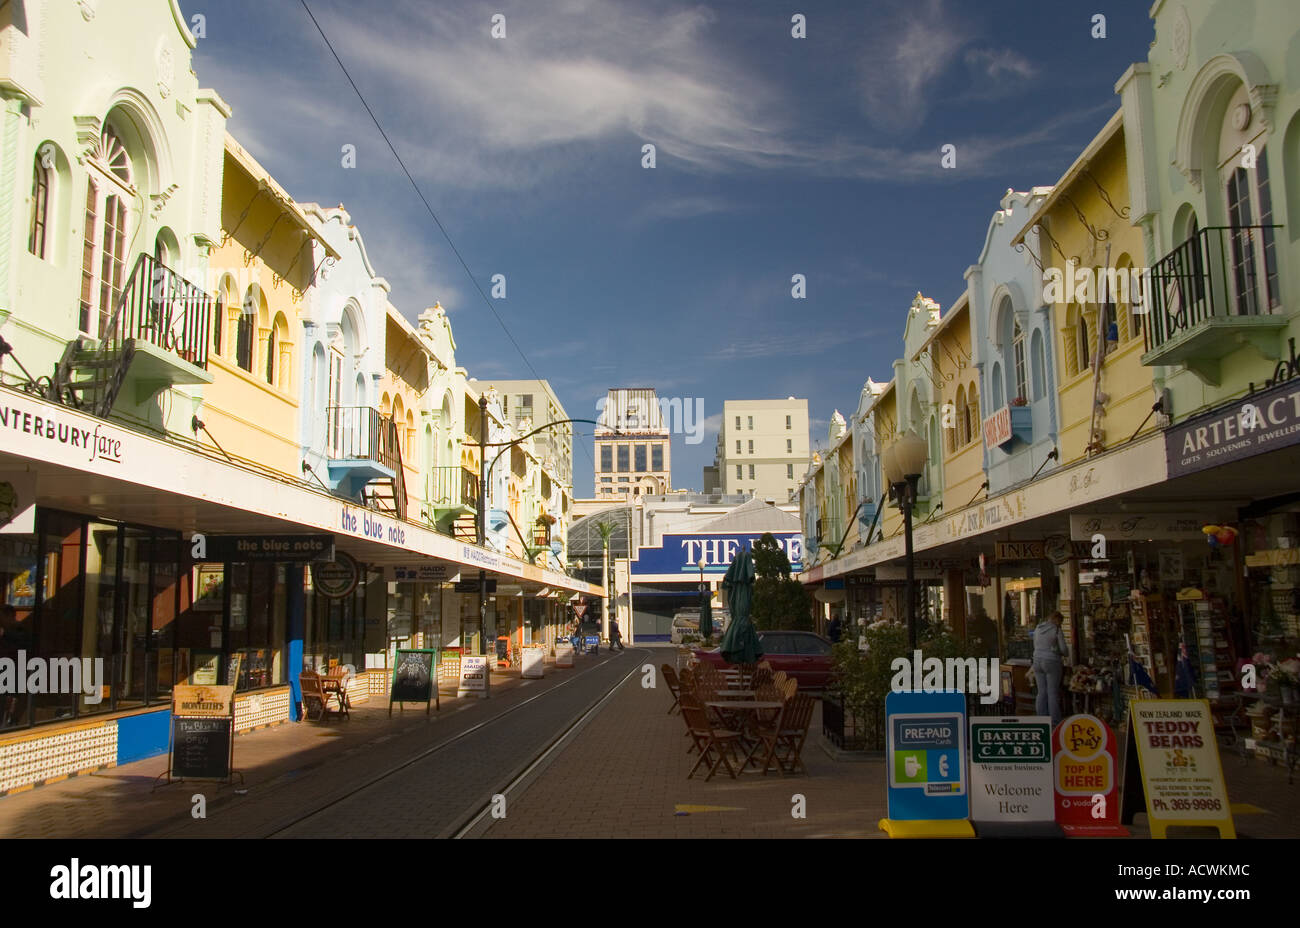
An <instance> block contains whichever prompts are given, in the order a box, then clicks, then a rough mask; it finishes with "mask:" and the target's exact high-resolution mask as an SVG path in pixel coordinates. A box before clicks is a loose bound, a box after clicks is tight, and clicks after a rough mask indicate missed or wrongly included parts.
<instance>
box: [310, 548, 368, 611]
mask: <svg viewBox="0 0 1300 928" xmlns="http://www.w3.org/2000/svg"><path fill="white" fill-rule="evenodd" d="M360 573H361V572H360V570H359V569H358V567H357V562H356V561H355V560H353V558H352V556H351V555H349V554H345V553H344V552H342V551H339V552H337V553H336V554H335V556H334V560H332V561H317V562H316V563H314V564H312V565H311V582H312V586H313V587H314V588H315V590H316V592H318V593H320V594H321V595H322V596H328V597H329V598H330V599H341V598H343V597H344V596H347V595H348V594H349V593H351V592H352V591H353V590H355V589H356V588H357V580H358V578H359V577H360Z"/></svg>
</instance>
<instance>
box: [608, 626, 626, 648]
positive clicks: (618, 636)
mask: <svg viewBox="0 0 1300 928" xmlns="http://www.w3.org/2000/svg"><path fill="white" fill-rule="evenodd" d="M609 649H610V650H611V651H613V650H616V649H617V650H619V651H624V650H627V649H626V648H624V647H623V634H622V632H620V631H619V630H618V619H610V620H609Z"/></svg>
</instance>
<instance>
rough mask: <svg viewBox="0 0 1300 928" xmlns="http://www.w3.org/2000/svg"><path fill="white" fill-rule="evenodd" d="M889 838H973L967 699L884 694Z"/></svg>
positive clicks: (884, 822)
mask: <svg viewBox="0 0 1300 928" xmlns="http://www.w3.org/2000/svg"><path fill="white" fill-rule="evenodd" d="M885 735H886V742H887V752H886V765H887V769H888V772H889V782H888V797H889V818H886V819H881V820H880V829H881V830H882V831H884V832H885V833H886V834H888V835H889V836H890V837H899V838H907V837H974V836H975V833H974V831H973V830H972V829H971V825H970V822H969V821H967V814H968V813H969V811H970V802H969V798H970V797H969V789H968V783H967V779H966V697H965V695H964V694H962V693H947V692H944V693H925V692H921V693H903V692H892V693H889V694H888V695H886V696H885Z"/></svg>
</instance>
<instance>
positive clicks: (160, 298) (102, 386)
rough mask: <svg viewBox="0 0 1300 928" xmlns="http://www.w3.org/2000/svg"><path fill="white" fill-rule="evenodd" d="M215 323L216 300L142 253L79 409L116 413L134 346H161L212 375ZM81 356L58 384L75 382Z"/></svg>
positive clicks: (66, 366)
mask: <svg viewBox="0 0 1300 928" xmlns="http://www.w3.org/2000/svg"><path fill="white" fill-rule="evenodd" d="M211 318H212V298H211V297H210V296H208V294H207V293H205V292H204V291H203V290H202V289H201V288H199V287H198V286H196V285H195V284H192V283H190V282H189V281H188V280H186V279H185V278H184V277H181V276H180V275H179V274H177V273H176V272H175V271H173V270H172V269H171V268H169V267H167V266H166V265H164V264H162V263H160V262H159V261H157V260H156V259H155V258H154V257H153V255H151V254H148V253H145V252H141V254H140V256H139V257H138V258H136V261H135V265H134V266H133V267H132V268H131V276H130V277H129V278H128V279H127V282H126V286H125V287H123V288H122V291H121V292H120V293H119V294H118V295H117V302H116V304H115V305H114V307H113V313H112V315H111V316H109V317H108V319H107V321H106V322H105V323H104V328H103V331H102V333H101V335H100V339H99V344H98V346H97V347H96V348H95V349H94V351H93V353H92V356H91V361H92V362H93V363H91V364H90V365H88V367H89V368H90V369H91V370H92V371H93V374H92V378H93V379H92V380H90V381H87V382H86V383H84V384H81V387H80V392H81V394H82V395H81V398H80V401H79V405H81V406H83V407H86V408H89V409H91V410H92V411H94V412H95V413H96V414H97V415H99V416H102V417H107V416H108V415H109V413H110V412H112V409H113V404H114V402H115V401H116V399H117V394H118V391H120V390H121V388H122V384H123V382H124V380H125V378H126V370H127V367H129V365H130V362H131V358H132V355H133V353H134V351H133V349H134V345H132V344H130V343H132V342H148V343H149V344H151V345H156V346H157V347H159V348H162V349H163V350H164V351H168V352H171V353H172V354H175V355H176V356H177V357H179V358H180V359H182V360H184V361H187V362H188V363H190V364H192V365H194V366H195V367H198V368H201V369H205V370H206V369H207V366H208V330H209V325H210V324H211ZM75 353H76V351H75V349H74V351H73V353H72V354H71V355H69V357H68V359H67V363H61V364H60V367H59V371H58V372H57V373H56V379H57V378H70V377H71V376H72V370H73V369H74V368H75V367H77V366H80V364H81V362H79V361H76V359H75ZM73 386H74V387H75V386H76V385H75V384H74V385H73ZM64 388H65V387H64V383H63V381H62V380H60V383H59V384H58V385H57V386H56V388H55V390H54V392H55V393H56V394H58V393H61V392H62V391H63V389H64Z"/></svg>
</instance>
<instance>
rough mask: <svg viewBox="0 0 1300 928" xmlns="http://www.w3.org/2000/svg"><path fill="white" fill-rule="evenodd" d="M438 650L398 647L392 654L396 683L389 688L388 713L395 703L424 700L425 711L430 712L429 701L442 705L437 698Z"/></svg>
mask: <svg viewBox="0 0 1300 928" xmlns="http://www.w3.org/2000/svg"><path fill="white" fill-rule="evenodd" d="M437 666H438V651H437V649H435V648H398V649H397V651H396V653H395V654H394V655H393V685H392V688H391V689H390V690H389V691H388V714H389V716H391V715H392V714H393V703H397V704H399V705H401V704H402V703H407V702H422V703H424V713H425V715H428V714H429V703H430V702H434V703H436V704H437V707H438V709H442V701H441V700H440V699H439V698H438V682H437V681H438V676H437V673H436V672H435V670H434V668H436V667H437Z"/></svg>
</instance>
